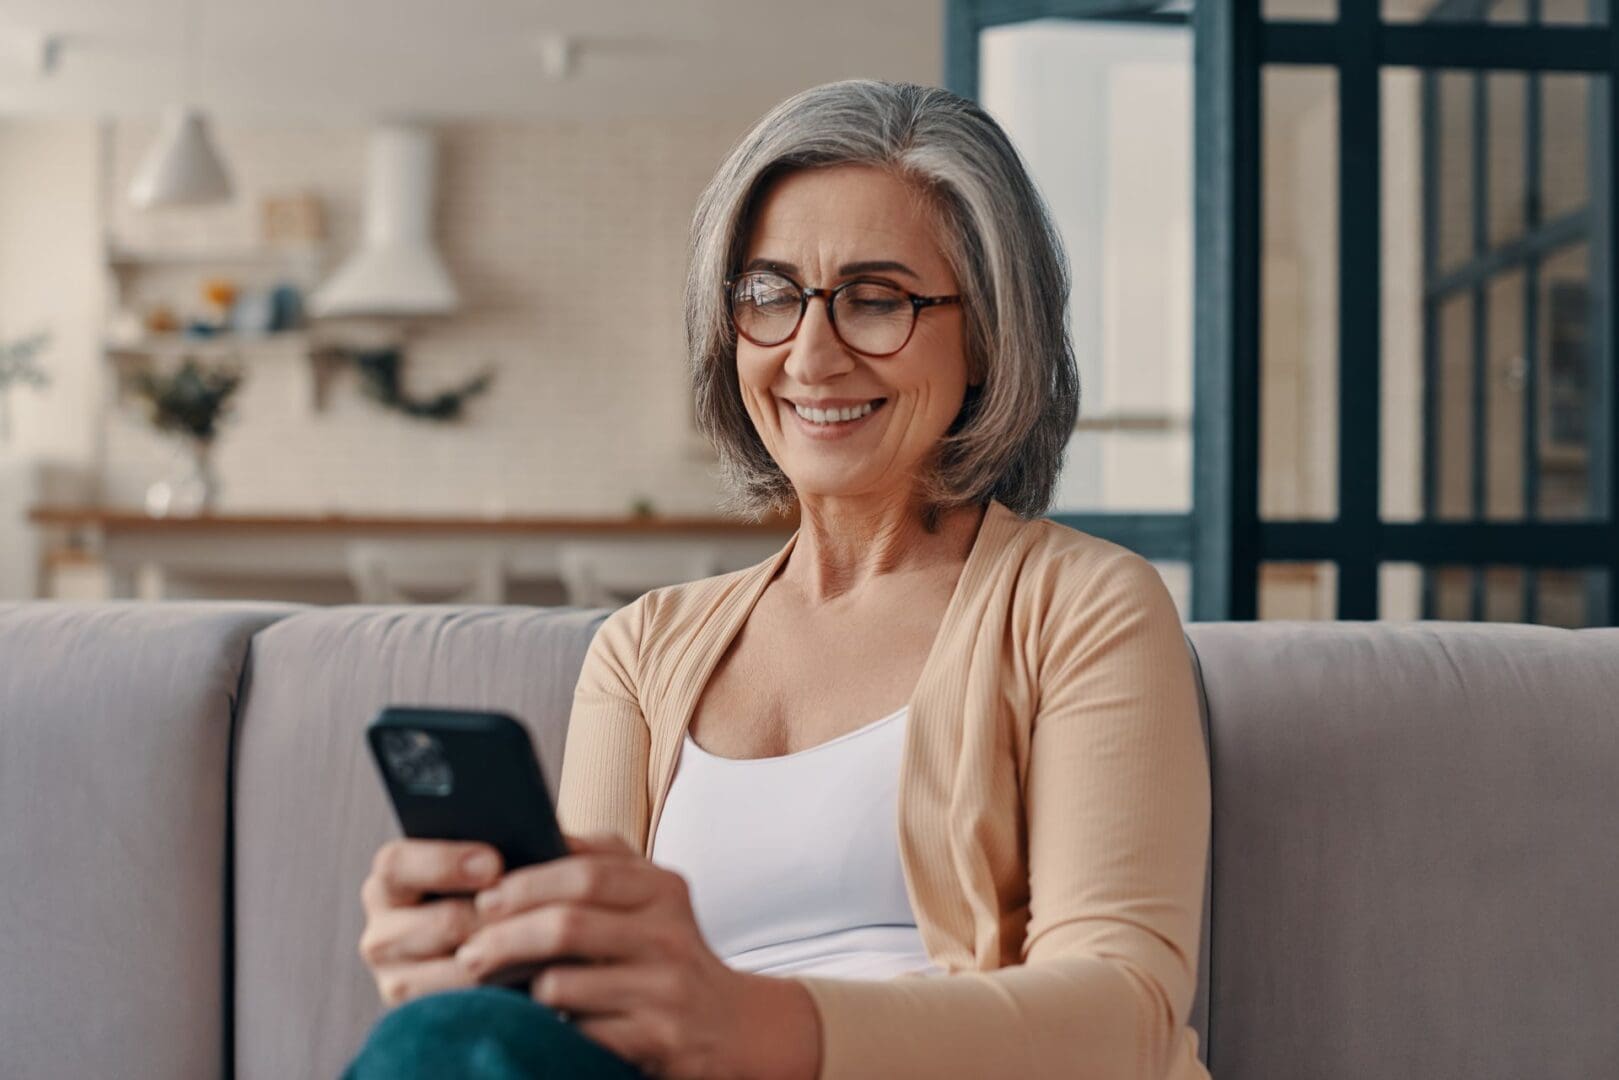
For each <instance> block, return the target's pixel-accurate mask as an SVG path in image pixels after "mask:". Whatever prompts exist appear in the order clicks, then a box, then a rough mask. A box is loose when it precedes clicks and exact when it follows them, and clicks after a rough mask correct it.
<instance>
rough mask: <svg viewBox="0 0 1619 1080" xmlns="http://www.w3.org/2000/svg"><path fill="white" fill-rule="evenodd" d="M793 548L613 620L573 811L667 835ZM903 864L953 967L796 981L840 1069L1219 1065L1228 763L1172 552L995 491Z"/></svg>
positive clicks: (928, 671)
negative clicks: (1218, 935)
mask: <svg viewBox="0 0 1619 1080" xmlns="http://www.w3.org/2000/svg"><path fill="white" fill-rule="evenodd" d="M797 539H798V534H797V533H794V534H793V536H792V537H791V538H790V539H789V540H788V541H787V543H786V545H785V546H784V547H783V548H782V549H781V550H780V551H779V552H777V553H776V554H774V555H772V556H771V557H770V558H769V559H767V560H765V561H764V562H762V563H759V564H758V565H756V566H752V567H749V568H747V569H745V570H739V571H736V572H734V573H730V574H725V575H722V576H720V577H714V578H708V579H705V580H703V581H697V582H691V583H689V584H685V585H677V586H671V587H669V588H663V589H656V590H654V591H652V592H649V593H647V594H646V595H644V596H642V597H641V598H640V599H638V600H636V601H635V602H634V603H631V604H630V605H628V606H626V607H624V608H621V609H619V610H618V611H616V612H615V613H614V614H613V615H612V616H610V617H609V618H608V619H607V621H606V622H605V623H603V625H602V627H601V629H600V630H599V631H598V633H597V635H596V637H595V639H594V640H593V641H592V643H591V646H590V651H589V653H588V655H587V656H586V659H585V662H584V667H583V669H582V671H581V672H580V675H579V683H578V688H577V690H576V691H575V695H574V702H573V713H572V716H571V719H570V722H569V727H568V735H567V743H566V749H565V753H564V756H563V769H562V779H561V783H560V786H559V792H558V810H557V812H558V815H559V817H560V819H561V823H562V826H563V828H564V829H565V830H566V831H568V832H570V833H575V834H588V833H604V832H605V833H614V834H616V835H618V836H621V837H623V838H624V839H626V840H627V841H628V842H630V843H631V844H634V845H637V846H638V847H639V849H640V850H641V851H642V852H645V851H647V849H648V846H649V841H650V838H651V837H652V835H653V833H654V831H655V830H656V828H657V822H658V815H659V812H660V811H661V810H662V807H663V801H664V797H665V795H666V794H667V792H668V790H669V784H670V782H671V780H672V778H673V773H674V766H675V763H676V754H677V752H678V751H679V748H680V746H681V742H682V739H683V737H684V735H685V732H686V727H687V725H688V723H689V722H690V720H691V716H692V713H693V711H694V709H695V706H696V703H697V699H698V696H699V693H700V692H701V690H702V688H703V686H704V685H705V684H706V682H707V681H708V679H709V677H710V675H711V674H712V673H713V671H714V669H715V667H716V666H717V664H718V663H719V660H720V657H721V655H722V654H723V653H724V652H725V650H726V648H727V647H728V646H729V645H730V643H731V641H732V640H733V639H734V638H735V637H736V635H737V633H738V632H739V631H740V629H741V627H742V624H743V623H744V622H745V621H746V619H747V617H748V614H749V612H750V611H751V610H752V609H753V605H754V604H755V602H756V601H757V600H758V599H759V596H760V594H762V593H763V592H764V589H765V586H766V585H767V584H768V583H769V581H770V580H771V578H773V577H774V576H775V574H776V572H777V570H779V569H780V567H781V566H782V564H783V563H784V562H785V561H786V559H787V556H788V554H789V553H790V552H791V551H792V549H793V546H794V544H795V542H796V541H797ZM909 704H910V724H909V727H908V730H907V732H906V743H905V751H904V759H903V762H902V765H901V772H900V787H899V792H900V795H899V836H900V849H901V850H900V857H901V861H902V864H903V866H904V870H905V880H906V885H907V889H908V891H909V893H910V898H911V903H912V907H913V909H914V911H915V913H916V920H917V927H918V929H919V931H920V932H921V935H922V940H923V942H924V944H925V945H926V947H927V950H928V955H929V956H930V957H932V958H933V960H934V962H935V963H937V964H938V965H939V966H940V967H942V968H944V969H945V970H946V972H947V973H948V974H946V975H942V976H940V975H935V976H932V977H928V976H922V975H917V976H912V975H900V976H898V977H896V978H893V979H888V980H880V981H858V980H849V979H836V978H828V977H820V976H812V975H801V976H790V977H791V978H796V979H797V980H798V981H799V982H800V983H801V984H802V985H803V986H804V987H805V988H806V989H807V990H808V991H809V993H810V995H811V997H812V998H813V1000H814V1002H815V1005H816V1008H817V1010H818V1011H819V1013H820V1017H821V1027H822V1067H821V1072H820V1078H821V1080H865V1078H871V1080H907V1078H911V1077H915V1078H918V1080H921V1078H927V1080H937V1078H939V1077H970V1078H975V1080H976V1078H993V1077H1018V1078H1020V1080H1058V1078H1062V1080H1077V1078H1096V1080H1192V1078H1206V1077H1207V1076H1208V1073H1207V1071H1206V1070H1205V1069H1204V1068H1203V1066H1202V1065H1201V1064H1200V1063H1199V1062H1198V1060H1197V1036H1196V1033H1195V1032H1194V1031H1193V1030H1192V1029H1191V1028H1190V1027H1188V1026H1187V1016H1188V1013H1189V1012H1190V1010H1191V1005H1192V998H1193V994H1194V992H1195V989H1196V985H1195V984H1196V979H1197V956H1198V934H1199V932H1200V929H1201V917H1202V901H1203V879H1204V865H1205V856H1206V852H1207V847H1208V842H1209V776H1208V759H1207V755H1206V753H1205V750H1204V744H1203V736H1202V733H1201V729H1200V722H1199V718H1198V706H1197V697H1196V687H1195V684H1194V682H1193V674H1192V666H1191V658H1190V655H1189V653H1188V650H1187V646H1186V642H1185V638H1184V637H1183V636H1182V632H1181V624H1180V619H1179V617H1178V616H1177V614H1176V611H1175V607H1174V605H1173V603H1172V602H1171V600H1170V597H1169V595H1168V592H1167V591H1166V590H1165V588H1164V585H1163V582H1162V580H1161V579H1160V578H1159V576H1158V574H1157V572H1156V571H1155V570H1154V569H1153V568H1152V566H1151V564H1149V563H1148V562H1146V561H1145V560H1144V559H1142V558H1141V557H1140V556H1138V555H1135V554H1134V553H1132V552H1130V551H1128V550H1127V549H1125V548H1122V547H1119V546H1117V545H1114V544H1111V543H1108V542H1106V541H1103V540H1100V539H1098V538H1096V537H1093V536H1090V535H1088V534H1086V533H1081V532H1077V531H1075V530H1073V529H1070V528H1067V527H1065V526H1062V525H1058V524H1056V523H1055V522H1052V521H1049V520H1046V519H1035V520H1032V521H1025V520H1023V519H1021V518H1019V517H1018V516H1017V515H1016V514H1015V513H1013V512H1012V511H1011V510H1010V509H1008V508H1007V507H1006V506H1004V505H1002V504H1001V503H999V502H995V501H992V502H991V503H990V504H989V506H988V508H987V510H986V512H985V515H984V519H983V523H982V524H981V525H980V527H979V531H978V535H977V537H976V539H975V540H974V543H973V547H972V550H971V551H970V553H969V554H968V557H967V561H966V564H965V566H964V567H963V568H962V572H961V577H960V579H959V580H958V582H957V584H956V587H955V592H954V593H953V594H952V596H951V599H950V602H949V606H948V608H947V609H946V612H945V616H944V621H943V624H942V625H941V627H940V629H939V633H938V636H937V638H936V639H935V640H934V643H933V646H932V649H931V651H930V652H929V654H928V657H927V660H926V662H925V663H924V665H923V668H922V675H921V678H920V680H919V681H918V683H917V686H916V690H915V693H914V694H913V696H912V697H911V700H910V703H909Z"/></svg>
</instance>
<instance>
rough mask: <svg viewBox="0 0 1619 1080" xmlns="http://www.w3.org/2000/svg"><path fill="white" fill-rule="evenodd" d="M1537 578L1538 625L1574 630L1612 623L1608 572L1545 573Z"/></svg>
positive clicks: (1554, 571) (1571, 571)
mask: <svg viewBox="0 0 1619 1080" xmlns="http://www.w3.org/2000/svg"><path fill="white" fill-rule="evenodd" d="M1536 579H1537V580H1536V589H1535V602H1536V607H1537V611H1536V619H1535V621H1536V622H1538V623H1541V624H1542V625H1544V626H1566V627H1570V628H1578V627H1584V626H1608V625H1611V624H1612V613H1610V612H1608V610H1607V608H1608V599H1607V597H1608V572H1607V571H1606V570H1541V571H1539V572H1538V573H1537V574H1536Z"/></svg>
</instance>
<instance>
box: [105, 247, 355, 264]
mask: <svg viewBox="0 0 1619 1080" xmlns="http://www.w3.org/2000/svg"><path fill="white" fill-rule="evenodd" d="M325 254H326V249H325V248H324V247H320V246H315V245H309V246H306V247H285V248H278V247H239V248H149V249H146V250H141V249H139V248H123V247H109V248H108V249H107V262H108V264H109V265H111V266H114V267H133V266H177V267H209V266H243V265H251V266H288V265H292V266H298V265H308V264H310V263H318V262H319V261H320V260H321V259H322V258H324V257H325Z"/></svg>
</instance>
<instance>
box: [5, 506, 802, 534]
mask: <svg viewBox="0 0 1619 1080" xmlns="http://www.w3.org/2000/svg"><path fill="white" fill-rule="evenodd" d="M28 520H29V521H31V522H33V523H34V524H36V525H54V526H61V527H67V528H86V527H89V528H99V529H101V530H103V531H105V532H137V531H138V532H169V533H178V532H199V531H223V532H321V533H358V532H366V533H374V532H389V533H416V534H420V533H438V534H443V533H483V534H488V533H504V534H509V533H524V534H536V533H538V534H570V533H604V532H605V533H623V534H626V535H630V536H642V535H646V534H648V533H653V534H657V533H680V534H687V535H689V534H691V533H729V534H751V533H790V532H792V531H793V530H794V529H795V528H797V527H798V517H797V515H796V514H795V515H792V516H789V517H769V518H766V519H765V520H763V521H758V522H753V521H742V520H738V519H735V518H724V517H711V516H710V517H698V516H693V517H670V516H666V515H663V514H654V515H651V516H649V517H634V516H630V515H625V516H623V517H519V516H501V517H479V516H453V515H443V516H425V515H424V516H415V515H409V516H405V515H387V514H288V513H270V514H245V513H236V512H231V513H224V514H199V515H185V516H178V515H177V516H173V517H152V516H150V515H148V514H146V513H145V512H144V511H141V510H136V509H130V508H124V507H98V506H36V507H33V508H32V509H30V510H29V512H28Z"/></svg>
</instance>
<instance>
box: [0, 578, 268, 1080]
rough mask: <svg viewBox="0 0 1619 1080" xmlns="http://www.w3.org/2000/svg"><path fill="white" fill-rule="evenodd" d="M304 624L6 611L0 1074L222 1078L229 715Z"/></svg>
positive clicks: (196, 606)
mask: <svg viewBox="0 0 1619 1080" xmlns="http://www.w3.org/2000/svg"><path fill="white" fill-rule="evenodd" d="M295 610H298V609H297V608H294V607H291V606H287V605H268V604H241V603H191V602H187V603H172V604H134V603H106V604H82V605H81V604H58V603H27V604H14V605H0V822H3V823H4V827H3V828H0V868H3V872H0V1076H5V1077H47V1076H48V1077H58V1076H64V1077H65V1076H117V1077H130V1078H135V1080H139V1078H148V1077H149V1078H152V1080H172V1078H174V1077H203V1076H218V1075H220V1074H221V1072H222V1071H223V1069H224V1057H223V1042H222V1038H221V1030H222V1020H223V1017H224V990H223V978H224V970H225V969H224V962H225V961H224V952H223V935H224V903H223V893H224V883H225V800H226V790H227V784H226V769H227V765H228V753H227V748H228V745H229V739H230V725H231V714H232V710H233V708H234V705H235V702H236V695H237V685H238V678H239V675H240V672H241V666H242V662H243V658H244V657H245V656H246V653H247V643H248V639H249V637H250V636H251V635H252V634H253V633H254V632H255V631H257V630H258V629H259V628H261V627H263V626H266V625H268V624H270V623H272V622H274V621H275V620H276V619H278V618H281V617H283V616H285V615H288V614H290V613H291V612H293V611H295Z"/></svg>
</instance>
